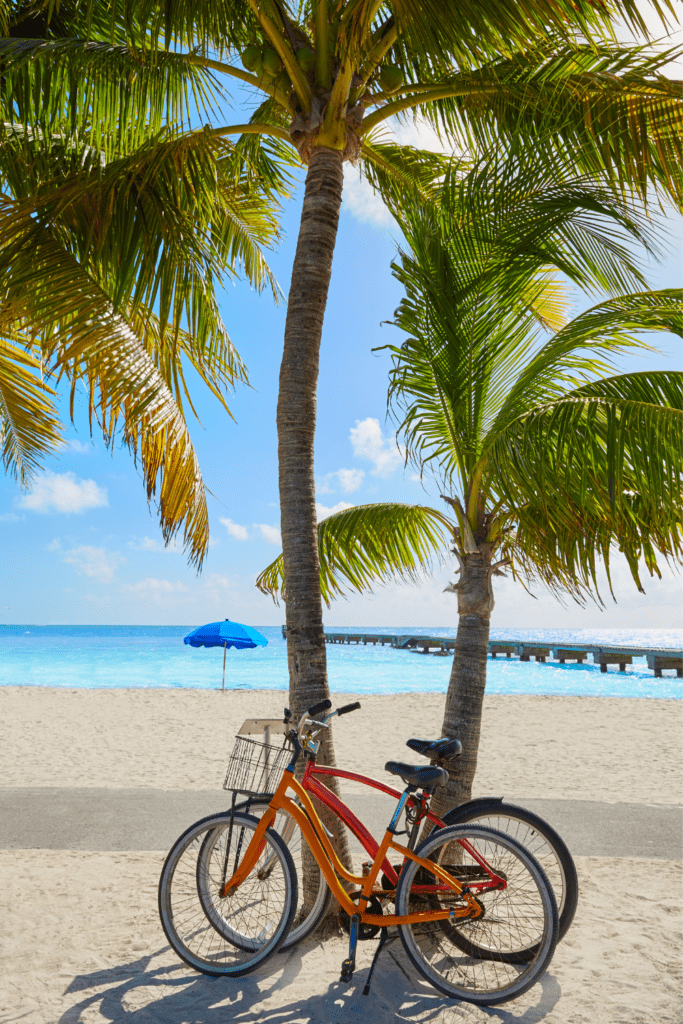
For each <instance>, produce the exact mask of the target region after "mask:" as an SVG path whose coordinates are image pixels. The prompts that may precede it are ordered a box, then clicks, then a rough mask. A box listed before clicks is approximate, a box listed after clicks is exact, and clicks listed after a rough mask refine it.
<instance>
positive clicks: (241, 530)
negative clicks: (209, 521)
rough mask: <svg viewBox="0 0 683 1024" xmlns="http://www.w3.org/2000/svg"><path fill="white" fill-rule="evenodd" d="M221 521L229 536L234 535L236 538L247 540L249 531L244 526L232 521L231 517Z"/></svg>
mask: <svg viewBox="0 0 683 1024" xmlns="http://www.w3.org/2000/svg"><path fill="white" fill-rule="evenodd" d="M221 522H222V524H223V526H224V527H225V528H226V530H227V531H228V533H229V534H230V536H231V537H235V538H236V540H249V531H248V530H247V528H246V526H240V525H239V523H233V521H232V519H221Z"/></svg>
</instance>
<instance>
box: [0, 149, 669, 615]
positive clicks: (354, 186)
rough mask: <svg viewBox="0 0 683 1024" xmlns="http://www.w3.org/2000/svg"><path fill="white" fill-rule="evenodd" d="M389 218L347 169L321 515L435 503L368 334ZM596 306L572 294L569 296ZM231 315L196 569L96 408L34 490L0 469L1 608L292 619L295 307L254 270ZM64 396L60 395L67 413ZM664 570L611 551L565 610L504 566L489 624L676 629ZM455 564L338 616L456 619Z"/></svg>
mask: <svg viewBox="0 0 683 1024" xmlns="http://www.w3.org/2000/svg"><path fill="white" fill-rule="evenodd" d="M401 138H402V140H403V141H405V142H417V143H418V144H420V145H429V144H430V143H431V144H433V145H434V148H437V145H438V143H436V141H435V140H434V138H433V136H431V137H430V133H429V132H428V131H425V130H422V131H420V132H419V133H418V132H416V131H415V129H403V130H402V132H401ZM299 214H300V196H297V197H295V198H294V199H293V200H292V202H291V203H290V204H289V206H288V207H287V209H286V211H285V216H284V222H283V228H284V238H283V241H282V244H281V245H280V246H279V248H278V250H277V251H276V252H275V253H273V254H271V258H270V263H271V266H272V268H273V270H274V271H275V274H276V276H277V278H278V280H279V281H280V284H281V285H282V287H283V289H284V290H285V291H286V290H287V288H288V286H289V278H290V274H291V263H292V258H293V252H294V245H295V242H296V234H297V229H298V219H299ZM682 226H683V221H682V220H681V218H680V217H678V216H677V215H672V216H671V217H670V218H669V224H668V227H669V230H670V234H671V241H672V244H671V252H670V254H669V256H668V257H667V259H666V260H665V261H664V263H663V264H662V265H661V266H655V265H652V266H651V267H650V277H651V284H652V286H653V287H672V286H680V284H681V245H680V239H681V236H682V235H683V232H682V231H681V228H682ZM394 235H395V231H394V229H393V227H392V222H391V220H390V218H389V217H388V215H387V213H386V211H385V210H384V209H383V207H382V206H381V203H380V202H379V200H378V199H377V198H376V197H375V196H374V195H373V194H372V192H371V190H370V189H369V187H368V186H367V185H366V184H365V183H364V182H360V181H359V180H358V175H357V172H355V171H354V170H353V168H350V167H349V168H348V169H347V175H346V187H345V191H344V202H343V206H342V215H341V221H340V229H339V238H338V243H337V248H336V252H335V257H334V264H333V272H332V284H331V290H330V296H329V301H328V306H327V312H326V318H325V328H324V332H323V344H322V351H321V363H320V382H319V391H318V424H317V434H316V479H317V481H318V493H317V496H318V501H319V506H320V507H319V514H320V515H324V514H326V512H327V511H328V510H330V509H335V508H337V507H343V505H344V504H347V505H348V504H360V503H364V502H373V501H383V500H396V501H406V502H422V501H427V502H434V503H437V502H438V500H439V499H438V490H437V488H436V487H431V488H429V490H428V492H427V493H425V491H424V490H423V489H422V487H421V486H420V484H419V482H418V481H417V480H416V479H414V473H413V471H412V470H411V469H408V470H404V468H403V465H402V459H401V457H400V455H399V453H398V451H397V449H396V446H395V444H394V439H393V433H392V430H391V424H390V423H387V422H386V421H385V411H386V387H387V370H388V366H389V357H388V355H387V354H386V353H380V354H375V353H373V352H372V351H371V350H372V348H373V347H375V346H378V345H383V344H387V343H388V342H393V341H396V340H397V339H398V334H397V332H396V330H395V329H394V328H392V327H390V326H386V325H385V326H382V325H381V322H382V321H383V320H387V319H389V318H391V316H392V313H393V310H394V309H395V307H396V305H397V304H398V301H399V300H400V289H399V286H398V284H397V282H396V281H394V280H393V278H392V276H391V272H390V263H391V260H392V258H393V257H394V254H395V251H396V245H395V241H394ZM590 304H592V303H591V302H588V301H587V300H586V299H585V298H584V297H581V296H575V311H576V312H578V310H579V309H581V308H585V307H586V306H588V305H590ZM222 312H223V317H224V320H225V322H226V324H227V325H228V329H229V331H230V333H231V336H232V339H233V341H234V343H235V344H236V347H237V349H238V351H239V352H240V354H241V356H242V357H243V359H244V360H245V362H246V364H247V366H248V369H249V374H250V381H251V385H252V386H251V388H245V387H243V388H241V389H239V390H238V391H237V393H236V394H235V395H234V396H233V398H232V403H231V408H232V411H233V414H234V416H235V422H233V421H232V420H230V419H229V418H228V416H227V415H226V414H225V412H224V411H223V410H222V409H221V408H220V407H219V406H218V404H217V402H216V401H215V399H213V398H212V397H211V396H210V395H209V394H208V393H207V392H206V391H205V390H204V392H202V390H201V387H198V388H197V389H196V394H197V399H198V400H197V408H198V411H199V414H200V418H201V421H202V424H201V426H200V425H199V424H197V423H196V422H195V423H191V424H190V429H191V433H192V437H193V440H194V443H195V446H196V449H197V452H198V455H199V460H200V465H201V467H202V471H203V474H204V479H205V481H206V484H207V486H208V488H209V489H210V491H211V492H212V495H211V496H210V497H209V499H208V500H209V512H210V521H211V548H210V551H209V555H208V558H207V559H206V563H205V567H204V570H203V572H202V574H201V576H199V577H198V576H197V575H196V573H195V572H194V571H193V570H192V569H190V568H189V567H188V566H187V564H186V561H185V559H184V557H183V555H182V551H181V550H180V549H179V548H176V547H172V548H170V549H164V546H163V542H162V540H161V534H160V531H159V528H158V526H157V522H156V517H155V515H154V511H153V510H152V511H151V512H150V510H149V509H148V507H147V503H146V500H145V495H144V489H143V486H142V481H141V478H140V476H139V474H138V472H137V470H136V468H135V466H134V464H133V461H132V459H131V457H130V455H129V454H128V452H127V451H126V450H125V449H123V450H119V449H117V450H115V451H114V452H113V453H111V452H108V451H106V450H105V448H104V445H103V444H102V441H101V439H99V438H98V437H97V436H96V435H95V437H94V439H93V442H91V440H90V437H89V433H88V429H87V423H86V419H85V416H84V415H83V413H82V411H79V412H78V413H77V417H76V424H75V428H70V429H69V431H68V434H69V439H70V447H69V449H68V450H67V451H65V452H64V453H63V454H62V455H61V456H60V457H59V459H53V460H50V462H49V463H47V464H46V466H45V472H44V474H42V475H41V476H40V477H39V479H38V480H37V482H36V485H35V487H34V488H33V490H32V492H30V493H29V494H22V492H21V491H20V489H19V487H18V486H17V485H16V484H15V482H14V481H12V480H10V479H9V478H3V477H0V622H6V623H36V624H55V623H64V624H78V623H93V624H99V623H112V624H114V623H129V624H198V623H201V622H205V621H210V620H213V619H217V618H224V617H226V616H227V617H229V618H232V619H236V620H241V621H244V622H251V623H253V624H255V625H256V624H260V625H277V624H279V623H280V622H282V621H284V609H283V608H277V607H275V606H274V604H273V602H272V601H271V600H270V599H269V598H266V597H265V596H263V595H261V594H259V593H258V591H257V590H256V589H255V587H254V580H255V578H256V576H257V575H258V573H259V572H260V571H261V570H262V569H263V568H264V567H265V566H266V565H268V563H269V562H270V561H272V559H273V558H275V557H276V555H277V554H278V553H279V551H280V545H279V531H278V527H279V509H278V493H277V438H276V430H275V408H276V400H277V381H278V372H279V365H280V357H281V349H282V337H283V333H284V319H285V307H284V304H283V305H281V306H279V307H276V306H275V305H274V303H273V301H272V299H271V298H270V297H268V296H267V295H262V296H258V295H256V294H255V293H254V292H253V291H251V290H250V289H249V288H248V287H247V286H246V285H244V284H240V283H237V284H236V285H229V286H228V288H227V289H226V291H225V292H224V300H223V305H222ZM657 343H658V345H659V346H660V348H661V352H660V354H648V355H646V356H640V357H638V358H631V359H630V360H628V361H625V362H624V363H623V369H645V368H680V365H681V361H680V349H679V347H678V343H677V342H676V340H675V339H673V338H671V337H666V338H665V337H662V338H661V339H659V340H658V342H657ZM67 415H68V409H67V405H66V403H63V416H64V418H66V417H67ZM663 572H664V579H663V580H662V581H656V580H655V581H652V582H649V583H647V584H646V590H647V594H646V595H642V594H639V593H638V592H637V591H636V589H635V586H634V585H633V583H632V582H631V581H630V576H629V574H628V572H627V570H626V567H625V564H624V563H623V562H619V561H618V560H617V561H615V565H614V578H615V585H616V594H617V598H618V604H616V605H615V604H614V603H613V602H612V601H611V599H609V600H608V604H607V608H606V609H605V610H604V611H602V612H600V611H598V610H597V609H596V608H595V606H590V607H588V608H587V609H581V608H578V607H577V606H575V605H573V604H572V605H570V606H568V607H567V608H563V607H562V606H561V605H560V604H558V602H557V601H555V600H554V599H553V598H552V597H550V596H549V595H548V594H547V593H545V592H544V591H542V590H539V591H537V592H536V594H537V599H534V598H532V597H530V596H528V595H526V594H525V593H524V591H523V590H522V589H521V587H520V586H519V585H516V584H514V583H512V581H510V580H504V579H500V580H497V581H496V583H497V587H496V609H495V611H494V618H493V625H494V628H495V626H496V625H498V626H500V627H514V626H520V627H527V626H538V627H543V628H553V627H557V628H574V627H578V628H581V627H584V628H596V627H598V626H605V627H630V626H633V627H640V628H647V627H651V628H672V627H675V626H680V625H682V624H683V623H682V622H681V611H680V609H681V587H680V581H679V578H678V577H677V576H674V575H672V574H671V573H670V572H669V571H668V570H666V567H664V569H663ZM450 579H453V572H452V567H450V566H445V567H444V568H443V569H442V570H440V571H438V572H437V573H436V574H435V575H434V576H433V577H432V578H430V579H427V580H425V582H424V583H423V584H422V585H420V586H419V587H413V586H407V585H406V586H399V585H396V586H390V587H387V588H378V590H377V591H376V593H375V594H374V595H364V596H360V595H359V596H354V597H352V598H350V599H349V600H347V601H344V600H341V601H337V602H336V603H335V604H334V605H333V607H332V608H331V609H330V610H329V611H328V612H327V613H326V616H325V621H326V624H328V625H330V626H334V625H345V624H348V625H354V624H357V625H415V626H430V625H432V626H448V625H455V624H456V621H457V608H456V602H455V598H454V597H453V596H452V595H450V594H444V593H443V592H442V591H443V588H444V587H445V586H446V584H447V582H448V581H449V580H450Z"/></svg>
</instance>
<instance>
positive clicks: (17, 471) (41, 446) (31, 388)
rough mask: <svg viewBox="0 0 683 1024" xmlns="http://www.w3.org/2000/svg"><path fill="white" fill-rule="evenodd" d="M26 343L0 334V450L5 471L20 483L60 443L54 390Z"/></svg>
mask: <svg viewBox="0 0 683 1024" xmlns="http://www.w3.org/2000/svg"><path fill="white" fill-rule="evenodd" d="M26 344H28V340H27V339H24V340H23V344H22V343H21V341H20V343H19V344H17V338H16V337H15V338H10V337H7V336H5V337H0V450H1V451H2V461H3V465H4V467H5V471H6V472H9V473H11V475H12V476H14V477H17V478H18V479H19V482H20V483H21V485H22V487H25V486H27V485H28V484H29V483H30V481H31V478H32V477H33V476H34V475H35V473H36V472H37V470H39V469H40V468H41V466H42V460H43V459H44V458H45V457H46V456H48V455H54V454H55V453H56V452H58V451H59V449H60V448H62V447H63V445H64V438H63V435H62V428H61V425H60V422H59V418H58V416H57V410H56V408H55V405H54V401H53V399H54V398H55V396H56V392H55V391H53V389H52V388H50V387H49V386H48V385H47V384H45V383H44V381H43V380H42V371H43V367H42V364H41V361H40V360H39V359H38V358H36V357H35V356H34V355H32V354H31V352H30V351H27V350H26V348H25V345H26Z"/></svg>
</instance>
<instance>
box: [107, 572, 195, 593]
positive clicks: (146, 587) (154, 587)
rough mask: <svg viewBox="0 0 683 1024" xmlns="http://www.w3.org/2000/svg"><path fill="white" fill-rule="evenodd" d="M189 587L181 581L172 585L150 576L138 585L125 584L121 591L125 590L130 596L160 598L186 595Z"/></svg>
mask: <svg viewBox="0 0 683 1024" xmlns="http://www.w3.org/2000/svg"><path fill="white" fill-rule="evenodd" d="M187 589H188V588H187V587H186V586H185V584H184V583H181V582H180V580H176V581H175V583H171V581H170V580H157V579H154V577H152V576H148V577H147V578H146V579H144V580H139V581H138V582H137V583H124V584H123V586H122V587H121V590H125V591H126V592H127V593H129V594H140V595H143V596H146V597H160V596H165V595H168V594H185V593H187Z"/></svg>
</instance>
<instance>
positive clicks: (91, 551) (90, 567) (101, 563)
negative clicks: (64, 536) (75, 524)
mask: <svg viewBox="0 0 683 1024" xmlns="http://www.w3.org/2000/svg"><path fill="white" fill-rule="evenodd" d="M48 550H49V551H60V552H61V554H62V561H63V562H66V564H67V565H73V566H75V567H76V571H77V572H78V573H80V575H81V576H87V577H88V579H91V580H98V581H99V582H100V583H111V582H112V580H113V579H114V577H115V575H116V569H117V566H118V565H119V564H120V563H121V562H125V561H126V559H125V558H123V557H122V555H119V554H117V552H115V551H107V550H106V549H105V548H94V547H91V546H90V545H89V544H81V545H80V546H79V547H75V548H71V549H70V550H69V551H61V546H60V544H59V541H53V542H52V543H51V544H50V545H48Z"/></svg>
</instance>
